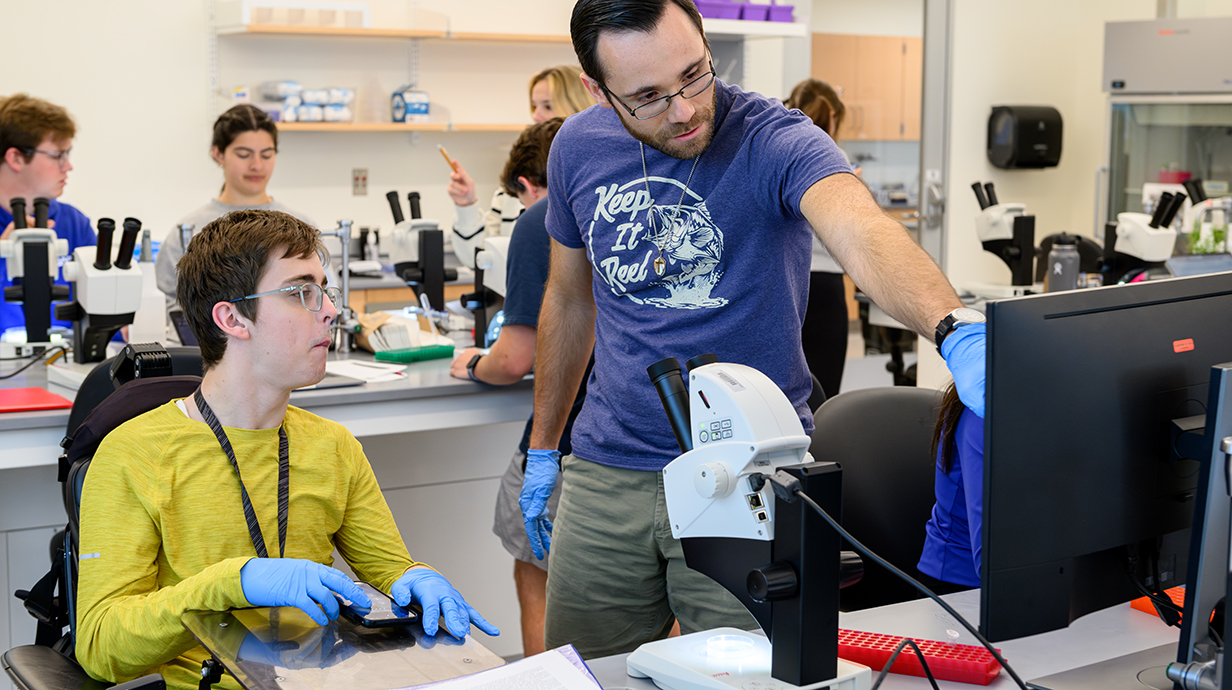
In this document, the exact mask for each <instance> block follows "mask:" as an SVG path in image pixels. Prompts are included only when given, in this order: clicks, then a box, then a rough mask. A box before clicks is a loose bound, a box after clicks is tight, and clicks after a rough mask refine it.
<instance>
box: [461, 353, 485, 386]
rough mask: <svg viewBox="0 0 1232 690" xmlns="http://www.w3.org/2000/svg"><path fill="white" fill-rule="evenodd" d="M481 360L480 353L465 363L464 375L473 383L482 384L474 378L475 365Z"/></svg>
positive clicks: (481, 355)
mask: <svg viewBox="0 0 1232 690" xmlns="http://www.w3.org/2000/svg"><path fill="white" fill-rule="evenodd" d="M481 359H483V353H482V352H480V353H479V354H477V355H475V356H474V357H471V361H469V362H467V363H466V375H467V376H469V377H470V378H471V380H472V381H474V382H475V383H483V381H480V380H479V378H478V377H476V376H475V365H476V364H479V360H481ZM485 385H486V384H485Z"/></svg>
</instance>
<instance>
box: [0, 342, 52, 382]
mask: <svg viewBox="0 0 1232 690" xmlns="http://www.w3.org/2000/svg"><path fill="white" fill-rule="evenodd" d="M53 352H68V348H65V347H63V346H60V345H55V346H53V347H49V348H47V349H46V350H44V351H42V352H39V353H36V354H34V355H32V356H31V357H30V361H29V362H27V363H26V364H24V365H22V366H21V367H18V368H17V369H16V370H15V371H10V372H9V373H7V374H3V375H0V381H3V380H4V379H11V378H13V377H14V376H16V375H18V374H20V373H21V372H23V371H25V370H26V369H29V368H30V367H32V366H34V365H35V364H38V363H39V361H41V360H42V359H43V358H44V357H46V356H47V355H50V354H52V353H53ZM22 359H24V358H22Z"/></svg>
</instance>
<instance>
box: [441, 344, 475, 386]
mask: <svg viewBox="0 0 1232 690" xmlns="http://www.w3.org/2000/svg"><path fill="white" fill-rule="evenodd" d="M479 354H483V350H480V349H479V348H477V347H468V348H466V349H465V350H463V351H462V354H460V355H458V356H457V357H455V358H454V360H453V363H452V364H450V365H449V375H450V376H452V377H454V378H455V379H466V380H468V381H469V380H470V378H471V377H470V376H467V374H466V365H467V364H470V363H471V357H474V356H475V355H479Z"/></svg>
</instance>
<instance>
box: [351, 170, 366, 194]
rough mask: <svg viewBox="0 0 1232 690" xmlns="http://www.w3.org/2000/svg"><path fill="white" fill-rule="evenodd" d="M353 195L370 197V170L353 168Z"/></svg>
mask: <svg viewBox="0 0 1232 690" xmlns="http://www.w3.org/2000/svg"><path fill="white" fill-rule="evenodd" d="M351 194H352V195H353V196H368V169H367V168H351Z"/></svg>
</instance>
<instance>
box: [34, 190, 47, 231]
mask: <svg viewBox="0 0 1232 690" xmlns="http://www.w3.org/2000/svg"><path fill="white" fill-rule="evenodd" d="M50 204H51V201H50V200H48V199H45V198H44V197H38V198H37V199H35V200H34V227H36V228H45V227H47V207H48V206H49V205H50Z"/></svg>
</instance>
